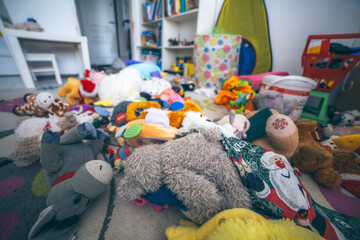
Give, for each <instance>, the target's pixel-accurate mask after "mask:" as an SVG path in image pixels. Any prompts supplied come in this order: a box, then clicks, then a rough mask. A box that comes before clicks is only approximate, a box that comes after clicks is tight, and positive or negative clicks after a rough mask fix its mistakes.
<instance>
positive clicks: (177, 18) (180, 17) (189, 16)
mask: <svg viewBox="0 0 360 240" xmlns="http://www.w3.org/2000/svg"><path fill="white" fill-rule="evenodd" d="M198 12H199V9H193V10H190V11H187V12H184V13H180V14H177V15H174V16H170V17H165V19H166V20H168V21H171V22H183V21H190V20H194V19H196V18H197V15H198Z"/></svg>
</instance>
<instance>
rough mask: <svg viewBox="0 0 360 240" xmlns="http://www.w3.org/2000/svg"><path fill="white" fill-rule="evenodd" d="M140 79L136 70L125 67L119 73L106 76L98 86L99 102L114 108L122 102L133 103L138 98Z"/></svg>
mask: <svg viewBox="0 0 360 240" xmlns="http://www.w3.org/2000/svg"><path fill="white" fill-rule="evenodd" d="M141 84H142V78H141V74H140V72H139V71H138V70H136V69H135V68H133V67H126V68H124V69H123V70H121V71H120V72H119V73H116V74H111V75H109V76H106V77H105V78H104V79H103V80H102V82H101V84H100V86H99V93H98V96H99V99H100V101H106V102H111V105H112V106H116V105H117V104H119V103H120V102H122V101H133V100H135V99H136V98H137V97H139V96H140V90H141Z"/></svg>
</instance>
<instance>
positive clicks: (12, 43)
mask: <svg viewBox="0 0 360 240" xmlns="http://www.w3.org/2000/svg"><path fill="white" fill-rule="evenodd" d="M3 31H4V32H3V35H4V36H6V38H7V40H8V41H7V43H8V47H9V50H10V52H11V55H12V57H13V58H14V61H15V63H16V66H17V68H18V70H19V72H20V75H21V78H22V80H23V82H24V84H25V87H26V88H35V84H34V82H33V80H32V77H31V74H30V70H29V68H28V65H27V63H26V60H25V55H24V52H23V50H22V47H21V45H20V40H22V39H24V40H36V41H43V42H54V43H56V42H58V43H69V44H75V45H76V50H75V56H76V61H77V65H78V70H79V75H80V76H81V77H82V76H84V72H85V69H90V58H89V49H88V44H87V38H86V37H82V36H63V35H54V34H47V33H44V32H30V31H22V30H15V29H8V28H6V29H3Z"/></svg>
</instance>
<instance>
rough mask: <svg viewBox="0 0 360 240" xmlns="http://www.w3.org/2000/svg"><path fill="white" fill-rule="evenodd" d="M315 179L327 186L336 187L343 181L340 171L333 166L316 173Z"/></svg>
mask: <svg viewBox="0 0 360 240" xmlns="http://www.w3.org/2000/svg"><path fill="white" fill-rule="evenodd" d="M314 178H315V180H316V181H317V182H318V183H320V184H322V185H323V186H325V187H329V188H331V187H336V186H339V185H340V183H341V182H342V177H341V175H340V173H339V172H338V171H336V170H335V169H332V168H323V169H320V170H319V171H317V172H315V173H314Z"/></svg>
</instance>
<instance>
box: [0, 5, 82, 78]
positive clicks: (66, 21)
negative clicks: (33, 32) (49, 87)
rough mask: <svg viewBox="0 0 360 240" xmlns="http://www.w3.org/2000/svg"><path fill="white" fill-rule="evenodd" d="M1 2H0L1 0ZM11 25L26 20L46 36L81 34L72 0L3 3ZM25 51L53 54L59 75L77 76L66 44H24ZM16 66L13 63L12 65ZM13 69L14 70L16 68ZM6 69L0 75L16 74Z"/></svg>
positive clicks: (74, 61) (1, 69)
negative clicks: (48, 34) (34, 21)
mask: <svg viewBox="0 0 360 240" xmlns="http://www.w3.org/2000/svg"><path fill="white" fill-rule="evenodd" d="M0 1H1V0H0ZM2 1H3V2H4V5H5V7H6V9H7V12H8V14H9V16H10V18H11V20H12V22H13V24H16V23H22V22H24V21H26V19H27V18H29V17H31V18H34V19H36V21H37V22H38V23H39V25H40V26H41V27H42V28H43V29H44V32H46V33H52V34H57V35H70V36H78V35H80V29H79V24H78V19H77V14H76V8H75V4H74V0H61V1H59V0H2ZM25 48H26V50H27V51H28V52H53V53H55V54H56V58H57V61H58V67H59V70H60V74H77V73H78V69H77V63H76V59H75V57H74V48H73V46H70V45H67V44H43V43H42V44H39V43H26V44H25ZM13 65H15V63H13ZM15 68H16V67H15ZM8 69H9V66H8V67H6V69H5V68H4V66H0V75H2V74H19V73H18V72H17V71H16V72H13V71H11V72H9V71H8Z"/></svg>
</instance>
